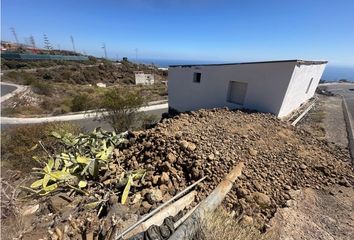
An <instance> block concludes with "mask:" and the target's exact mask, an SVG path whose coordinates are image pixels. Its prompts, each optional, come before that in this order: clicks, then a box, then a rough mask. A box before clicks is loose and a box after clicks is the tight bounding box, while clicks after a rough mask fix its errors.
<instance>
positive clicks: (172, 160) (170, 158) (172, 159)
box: [167, 153, 176, 163]
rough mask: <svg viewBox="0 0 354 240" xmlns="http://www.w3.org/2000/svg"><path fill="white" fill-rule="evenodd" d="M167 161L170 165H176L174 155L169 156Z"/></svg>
mask: <svg viewBox="0 0 354 240" xmlns="http://www.w3.org/2000/svg"><path fill="white" fill-rule="evenodd" d="M167 161H168V162H170V163H174V162H175V161H176V156H175V155H174V154H173V153H169V154H167Z"/></svg>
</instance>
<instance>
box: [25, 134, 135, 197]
mask: <svg viewBox="0 0 354 240" xmlns="http://www.w3.org/2000/svg"><path fill="white" fill-rule="evenodd" d="M51 135H52V136H53V137H55V138H57V139H58V141H60V143H62V145H63V146H64V150H63V151H62V152H61V153H60V154H57V155H55V156H49V158H48V160H47V163H46V165H45V166H44V168H43V169H35V170H36V173H38V174H40V175H41V176H42V178H41V179H39V180H37V181H35V182H34V183H32V185H31V188H32V189H34V191H35V192H36V193H39V194H42V195H44V194H48V193H50V192H52V191H54V190H56V189H57V188H58V187H71V188H74V189H76V190H78V191H81V192H83V193H84V191H83V190H82V189H83V188H85V187H86V186H87V180H88V179H92V180H97V179H98V177H99V172H100V169H101V168H102V167H103V166H106V165H107V163H108V162H109V161H110V155H111V154H112V152H113V150H114V148H115V147H118V146H119V145H120V144H122V143H124V142H126V141H127V132H124V133H121V134H116V133H115V132H107V131H104V130H102V129H100V128H97V129H95V130H94V131H93V132H92V133H91V134H80V135H79V136H76V137H75V136H73V135H72V134H70V133H65V134H63V135H60V134H58V133H56V132H52V133H51ZM139 176H140V177H141V176H142V175H141V172H140V173H139V174H138V173H134V174H132V176H131V177H130V176H128V178H129V177H130V178H132V179H134V178H137V177H139ZM131 181H132V180H131ZM131 181H129V179H128V182H127V186H128V183H129V188H130V184H131ZM128 192H129V189H128Z"/></svg>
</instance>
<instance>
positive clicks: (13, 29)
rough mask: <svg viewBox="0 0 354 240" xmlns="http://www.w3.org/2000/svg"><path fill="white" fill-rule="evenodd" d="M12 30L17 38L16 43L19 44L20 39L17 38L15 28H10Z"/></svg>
mask: <svg viewBox="0 0 354 240" xmlns="http://www.w3.org/2000/svg"><path fill="white" fill-rule="evenodd" d="M10 30H11V32H12V34H13V35H14V37H15V40H16V43H17V44H18V38H17V34H16V30H15V28H14V27H12V28H10Z"/></svg>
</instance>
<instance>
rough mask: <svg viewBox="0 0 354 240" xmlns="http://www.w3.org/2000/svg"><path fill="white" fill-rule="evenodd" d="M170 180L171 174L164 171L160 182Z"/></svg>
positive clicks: (163, 182)
mask: <svg viewBox="0 0 354 240" xmlns="http://www.w3.org/2000/svg"><path fill="white" fill-rule="evenodd" d="M169 181H170V176H169V175H168V173H167V172H163V173H162V174H161V176H160V184H166V183H168V182H169Z"/></svg>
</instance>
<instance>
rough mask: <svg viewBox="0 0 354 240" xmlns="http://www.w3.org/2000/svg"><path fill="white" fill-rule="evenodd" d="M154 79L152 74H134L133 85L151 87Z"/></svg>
mask: <svg viewBox="0 0 354 240" xmlns="http://www.w3.org/2000/svg"><path fill="white" fill-rule="evenodd" d="M154 81H155V78H154V74H150V73H143V72H136V73H135V84H136V85H138V84H143V85H152V84H154Z"/></svg>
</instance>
